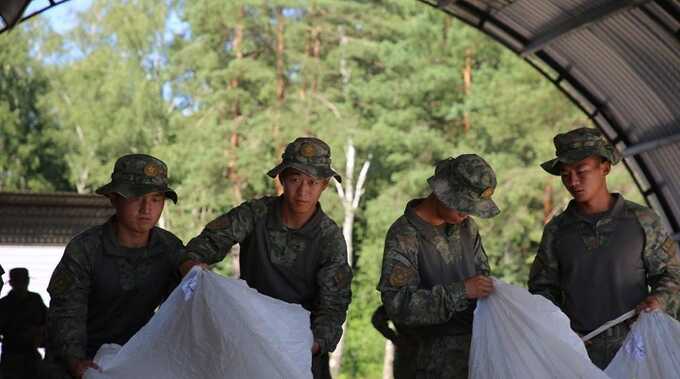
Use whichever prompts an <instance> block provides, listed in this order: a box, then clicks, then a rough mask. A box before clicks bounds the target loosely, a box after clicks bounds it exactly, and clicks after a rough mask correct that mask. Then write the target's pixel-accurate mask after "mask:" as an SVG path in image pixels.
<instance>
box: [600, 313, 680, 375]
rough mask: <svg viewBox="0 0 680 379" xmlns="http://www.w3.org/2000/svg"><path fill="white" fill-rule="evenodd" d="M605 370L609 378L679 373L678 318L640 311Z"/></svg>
mask: <svg viewBox="0 0 680 379" xmlns="http://www.w3.org/2000/svg"><path fill="white" fill-rule="evenodd" d="M605 372H606V373H607V375H609V376H610V377H611V378H612V379H633V378H634V379H665V378H668V379H671V378H678V377H680V322H678V321H676V320H675V319H673V318H672V317H670V316H668V315H667V314H665V313H663V312H661V311H654V312H650V313H645V312H643V313H642V314H641V315H640V317H639V318H638V320H637V321H636V322H635V323H634V324H633V327H632V328H631V331H630V333H628V337H626V340H625V341H624V342H623V345H622V346H621V348H620V349H619V351H618V352H617V353H616V356H614V359H612V361H611V362H610V363H609V366H607V369H605Z"/></svg>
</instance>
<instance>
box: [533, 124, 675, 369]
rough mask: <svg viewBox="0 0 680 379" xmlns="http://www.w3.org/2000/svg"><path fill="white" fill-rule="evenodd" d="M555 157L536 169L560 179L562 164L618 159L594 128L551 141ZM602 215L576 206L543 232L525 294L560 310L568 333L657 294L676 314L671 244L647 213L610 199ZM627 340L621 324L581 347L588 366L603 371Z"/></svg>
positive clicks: (618, 197) (590, 326) (583, 330)
mask: <svg viewBox="0 0 680 379" xmlns="http://www.w3.org/2000/svg"><path fill="white" fill-rule="evenodd" d="M555 146H556V148H557V158H555V159H553V160H551V161H548V162H545V163H543V164H542V167H543V168H544V169H545V170H546V171H547V172H549V173H551V174H553V175H559V174H560V164H561V163H567V164H571V163H575V162H578V161H580V160H583V159H585V158H587V157H589V156H593V155H595V156H601V157H603V158H605V159H606V160H609V161H610V162H612V164H615V163H617V162H618V160H619V156H618V154H617V153H616V151H615V150H614V149H613V147H612V146H611V144H609V143H608V142H607V141H606V140H605V139H604V137H603V136H602V135H601V134H600V133H599V131H597V130H595V129H586V128H580V129H576V130H573V131H571V132H569V133H566V134H559V135H557V136H556V137H555ZM613 196H614V199H615V202H614V206H613V207H611V209H610V210H608V211H607V212H605V213H604V214H600V215H595V216H590V217H589V216H586V215H582V214H580V213H579V211H578V208H577V206H576V204H575V202H574V201H572V202H571V203H570V204H569V206H568V207H567V209H566V210H565V211H564V212H563V213H562V214H560V215H558V216H556V217H554V218H553V219H552V220H551V221H550V222H549V223H548V224H547V225H546V226H545V228H544V231H543V238H542V240H541V244H540V247H539V250H538V254H537V255H536V258H535V260H534V263H533V265H532V267H531V273H530V277H529V290H530V291H531V292H532V293H535V294H540V295H543V296H545V297H546V298H548V299H549V300H551V301H552V302H554V303H555V304H556V305H557V306H559V307H560V308H561V309H562V310H563V311H564V312H565V313H566V314H567V316H569V318H570V319H571V321H572V328H573V329H574V330H575V331H577V332H579V333H581V334H586V333H588V332H590V331H592V330H593V329H595V328H597V327H598V326H600V325H601V324H602V323H604V322H606V321H608V320H610V319H613V318H616V317H618V316H620V315H621V314H623V313H625V312H627V311H629V310H630V309H633V308H635V306H637V305H638V304H639V303H641V302H642V301H643V300H644V299H645V298H646V297H647V296H648V295H649V294H650V291H649V288H648V287H651V294H653V295H656V296H657V298H658V299H659V301H660V303H661V304H662V306H663V307H664V308H665V310H666V311H667V312H669V313H671V314H672V313H673V312H674V310H675V309H677V299H678V291H679V290H680V260H679V257H678V249H677V245H676V243H675V242H674V241H673V240H671V239H670V237H669V235H668V233H667V232H666V231H665V230H664V228H663V226H662V224H661V220H660V219H659V217H658V216H657V215H656V214H655V213H654V212H653V211H652V210H650V209H649V208H646V207H643V206H641V205H638V204H635V203H633V202H630V201H627V200H624V199H623V197H622V196H621V195H619V194H613ZM627 333H628V327H627V326H626V325H625V324H621V325H618V326H616V327H613V328H611V329H609V330H608V331H606V332H604V333H602V334H601V335H599V336H597V337H595V338H594V339H592V340H591V342H590V343H588V344H587V346H586V347H587V349H588V353H589V355H590V357H591V359H592V361H593V362H594V363H595V364H596V365H598V366H599V367H601V368H605V367H606V366H607V364H608V363H609V361H611V359H612V358H613V357H614V355H615V354H616V352H617V351H618V348H619V347H620V346H621V344H622V343H623V340H624V339H625V337H626V335H627Z"/></svg>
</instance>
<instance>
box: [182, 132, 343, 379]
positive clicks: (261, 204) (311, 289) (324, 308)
mask: <svg viewBox="0 0 680 379" xmlns="http://www.w3.org/2000/svg"><path fill="white" fill-rule="evenodd" d="M330 154H331V151H330V147H329V146H328V145H327V144H326V143H325V142H323V141H321V140H320V139H317V138H309V137H305V138H298V139H296V140H295V141H293V142H292V143H290V144H289V145H288V146H287V147H286V150H285V152H284V153H283V155H282V158H283V162H281V164H279V165H278V166H276V167H274V168H273V169H272V170H271V171H269V173H268V175H269V176H271V177H272V178H274V177H276V176H277V175H278V176H279V179H280V180H281V183H282V185H283V194H282V195H281V196H279V197H264V198H261V199H257V200H251V201H246V202H245V203H243V204H241V205H239V206H237V207H236V208H233V209H232V210H230V211H229V212H228V213H226V214H224V215H222V216H220V217H218V218H216V219H215V220H213V221H212V222H210V223H209V224H208V225H207V226H206V227H205V229H204V230H203V231H202V232H201V234H200V235H199V236H198V237H196V238H194V239H192V240H191V241H189V243H188V244H187V251H188V254H189V256H191V257H192V258H193V259H194V261H193V262H188V263H187V264H185V265H184V267H183V270H182V271H183V272H186V271H187V270H188V269H190V268H191V266H192V265H195V264H197V262H203V263H210V264H212V263H215V262H219V261H221V260H222V259H224V257H225V255H226V254H227V252H229V250H230V248H231V247H232V246H233V245H234V244H236V243H239V244H240V245H241V253H240V267H241V278H242V279H244V280H245V281H246V282H247V283H248V285H250V286H251V287H252V288H255V289H257V290H258V291H259V292H260V293H262V294H265V295H268V296H271V297H274V298H277V299H280V300H283V301H286V302H289V303H295V304H301V305H302V306H303V307H304V308H305V309H307V310H309V311H310V312H311V328H312V334H313V335H314V342H313V346H312V347H311V351H312V354H313V356H312V372H313V375H314V377H315V378H330V373H329V368H328V353H329V352H331V351H333V350H334V349H335V346H336V344H337V343H338V341H339V340H340V336H341V335H342V324H343V322H344V321H345V316H346V315H345V314H346V311H347V307H348V305H349V303H350V299H351V292H350V282H351V279H352V272H351V269H350V267H349V265H348V264H347V247H346V245H345V240H344V238H343V236H342V231H341V230H340V228H339V227H338V226H337V225H336V224H335V222H333V220H331V219H330V218H329V217H328V216H326V214H325V213H324V211H323V210H322V209H321V205H320V204H319V197H320V196H321V193H322V192H323V191H324V190H325V189H326V187H327V186H328V183H329V180H330V178H331V177H335V179H337V180H338V181H340V180H341V178H340V175H338V174H337V173H336V172H335V171H333V170H332V169H331V166H330V164H331V156H330Z"/></svg>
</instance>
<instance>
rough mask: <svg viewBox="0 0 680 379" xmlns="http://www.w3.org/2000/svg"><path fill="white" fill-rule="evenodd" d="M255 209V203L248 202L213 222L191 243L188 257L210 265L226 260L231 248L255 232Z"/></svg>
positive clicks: (188, 247) (187, 253)
mask: <svg viewBox="0 0 680 379" xmlns="http://www.w3.org/2000/svg"><path fill="white" fill-rule="evenodd" d="M254 207H255V206H254V205H253V203H248V202H246V203H243V204H241V205H239V206H238V207H236V208H234V209H232V210H230V211H229V212H228V213H226V214H224V215H222V216H220V217H218V218H216V219H214V220H213V221H211V222H210V223H209V224H208V225H206V227H205V229H203V231H202V232H201V234H199V235H198V236H197V237H195V238H193V239H192V240H191V241H189V243H188V244H187V247H186V253H185V254H186V256H187V257H189V258H191V259H194V260H197V261H201V262H204V263H208V264H214V263H217V262H219V261H221V260H222V259H224V257H225V256H226V255H227V253H229V250H230V249H231V247H232V246H234V245H235V244H236V243H239V242H242V241H243V240H244V239H245V238H246V236H247V235H248V234H249V233H250V232H251V231H252V230H253V228H254V226H255V219H256V212H255V209H254Z"/></svg>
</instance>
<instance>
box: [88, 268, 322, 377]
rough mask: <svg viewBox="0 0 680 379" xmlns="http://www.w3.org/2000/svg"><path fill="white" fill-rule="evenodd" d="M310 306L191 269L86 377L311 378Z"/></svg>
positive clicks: (106, 349) (99, 356)
mask: <svg viewBox="0 0 680 379" xmlns="http://www.w3.org/2000/svg"><path fill="white" fill-rule="evenodd" d="M311 345H312V333H311V330H310V326H309V312H307V311H306V310H304V309H303V308H302V307H301V306H300V305H296V304H289V303H286V302H283V301H280V300H277V299H273V298H271V297H268V296H264V295H261V294H259V293H258V292H257V291H255V290H254V289H251V288H249V287H248V286H247V285H246V283H245V282H244V281H241V280H235V279H227V278H224V277H222V276H219V275H217V274H214V273H211V272H208V271H203V270H200V269H198V268H194V269H193V270H192V271H191V272H190V273H189V274H188V275H187V276H186V277H185V278H184V280H183V281H182V283H181V284H180V286H178V287H177V288H176V289H175V291H174V292H173V293H172V294H171V295H170V297H169V298H168V300H167V301H166V302H165V303H164V304H163V305H162V306H161V308H160V309H159V311H158V312H156V314H155V315H154V316H153V317H152V318H151V320H150V321H149V323H147V324H146V325H145V326H144V327H143V328H142V329H141V330H140V331H139V332H138V333H137V334H135V335H134V336H133V337H132V338H131V339H130V340H129V341H128V343H126V344H125V345H124V346H122V347H120V346H118V345H104V346H102V347H101V348H100V350H99V351H98V352H97V356H96V357H95V362H97V363H98V364H99V366H100V367H101V368H102V372H97V371H95V370H92V369H90V370H88V371H87V372H86V375H85V379H113V378H126V379H137V378H138V379H152V378H159V379H161V378H162V379H185V378H186V379H194V378H201V379H212V378H215V379H217V378H220V379H221V378H238V379H241V378H266V379H270V378H294V379H298V378H311V376H312V375H311V352H310V348H311Z"/></svg>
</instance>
